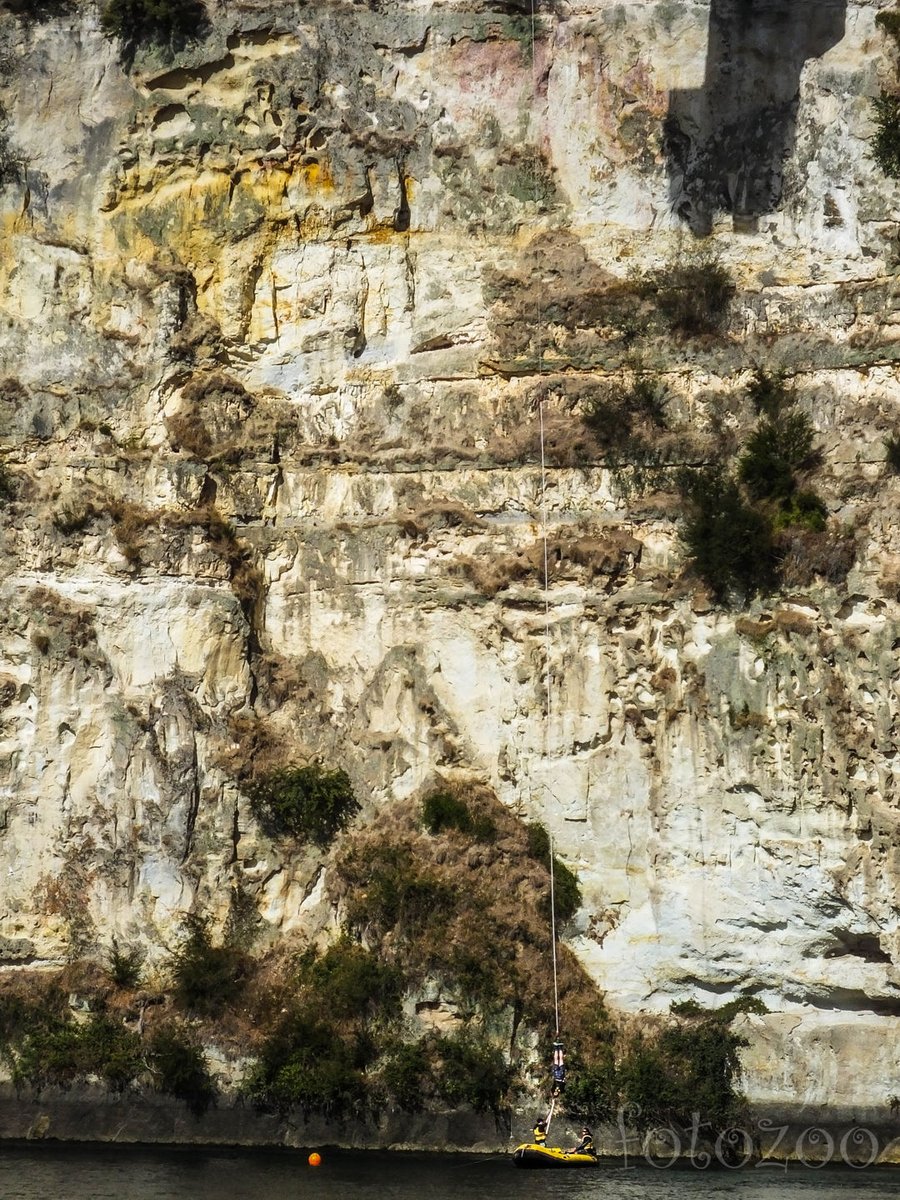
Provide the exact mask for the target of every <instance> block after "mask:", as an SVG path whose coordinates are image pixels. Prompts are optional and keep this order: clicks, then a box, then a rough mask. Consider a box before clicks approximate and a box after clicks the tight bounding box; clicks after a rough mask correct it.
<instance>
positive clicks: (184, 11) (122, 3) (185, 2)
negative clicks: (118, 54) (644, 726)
mask: <svg viewBox="0 0 900 1200" xmlns="http://www.w3.org/2000/svg"><path fill="white" fill-rule="evenodd" d="M100 24H101V26H102V28H103V32H104V33H105V34H106V35H107V36H108V37H117V38H121V40H122V41H123V42H125V43H126V45H129V46H136V45H138V44H139V43H141V42H156V43H157V44H162V45H176V44H179V43H184V42H185V41H187V40H189V39H190V38H194V37H197V36H199V35H200V34H201V33H202V32H203V29H204V27H205V25H206V9H205V8H204V7H203V5H202V4H201V3H199V0H106V3H105V4H104V6H103V12H102V14H101V17H100Z"/></svg>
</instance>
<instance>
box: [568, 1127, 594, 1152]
mask: <svg viewBox="0 0 900 1200" xmlns="http://www.w3.org/2000/svg"><path fill="white" fill-rule="evenodd" d="M569 1153H570V1154H593V1153H594V1135H593V1134H592V1133H591V1131H590V1130H589V1129H588V1127H587V1125H585V1126H584V1128H583V1129H582V1131H581V1140H580V1141H579V1143H578V1145H577V1146H573V1147H572V1149H571V1150H570V1151H569Z"/></svg>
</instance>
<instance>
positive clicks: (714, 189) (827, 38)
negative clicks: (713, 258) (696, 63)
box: [664, 0, 847, 236]
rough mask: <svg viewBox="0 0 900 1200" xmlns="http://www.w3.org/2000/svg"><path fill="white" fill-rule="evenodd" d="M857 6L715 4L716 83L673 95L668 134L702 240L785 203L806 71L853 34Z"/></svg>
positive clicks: (678, 180)
mask: <svg viewBox="0 0 900 1200" xmlns="http://www.w3.org/2000/svg"><path fill="white" fill-rule="evenodd" d="M846 9H847V0H712V3H711V8H710V20H709V49H708V52H707V58H706V77H705V79H704V83H703V86H702V87H700V88H691V89H683V90H679V91H673V92H671V93H670V95H669V111H668V115H667V117H666V121H665V128H664V147H665V154H666V167H667V171H668V175H669V195H670V198H671V202H672V207H673V208H674V209H675V211H676V212H677V213H678V215H679V216H680V217H681V218H682V219H683V220H684V221H685V222H687V224H688V225H689V226H690V227H691V229H692V231H693V232H694V233H695V234H697V235H698V236H702V235H705V234H707V233H709V231H710V229H711V228H712V223H713V218H714V216H715V214H716V213H717V212H730V213H732V215H733V218H734V224H735V228H736V229H745V230H746V229H752V228H755V222H756V218H758V217H760V216H762V215H763V214H764V213H769V212H773V211H775V210H776V209H777V208H778V206H779V204H780V202H781V193H782V187H783V179H784V163H785V159H786V158H787V157H788V156H789V155H790V153H791V151H792V150H793V147H794V143H795V138H796V116H797V104H798V100H799V95H800V73H801V71H802V70H803V66H804V64H805V63H806V62H808V61H809V60H810V59H812V58H818V57H820V56H821V55H823V54H824V53H825V52H826V51H827V50H829V49H830V48H831V47H832V46H834V45H836V44H837V43H838V42H839V41H840V40H841V39H842V38H843V36H844V23H845V15H846Z"/></svg>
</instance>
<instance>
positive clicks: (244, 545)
mask: <svg viewBox="0 0 900 1200" xmlns="http://www.w3.org/2000/svg"><path fill="white" fill-rule="evenodd" d="M794 7H795V6H791V5H788V4H787V3H786V2H785V3H776V2H775V0H767V2H762V0H761V2H760V3H759V4H758V5H755V6H753V10H752V13H751V14H749V15H748V9H747V6H746V5H742V4H741V5H738V4H735V3H732V4H728V3H725V2H724V0H723V2H718V3H717V0H712V4H710V3H709V2H707V3H702V2H700V0H635V2H632V3H627V2H616V0H590V2H580V3H574V4H571V5H568V6H565V7H562V6H557V7H549V6H546V7H545V6H544V5H540V6H539V8H538V11H537V14H536V17H535V19H534V23H533V24H532V20H531V16H530V14H529V12H528V11H526V10H524V9H521V8H519V7H517V6H515V5H509V6H499V5H498V6H497V7H496V8H492V7H491V6H490V5H488V4H484V5H481V4H479V3H477V2H471V3H469V2H467V3H453V4H451V3H440V4H428V5H425V4H417V3H415V2H409V3H406V4H404V5H401V6H399V7H397V6H394V7H392V8H390V9H389V10H385V11H381V10H380V9H379V8H378V7H377V6H373V7H371V8H370V7H362V6H360V5H356V4H351V3H329V4H320V5H316V6H314V7H303V6H299V7H298V6H296V5H287V4H285V5H279V4H277V3H272V2H271V0H266V2H263V0H244V2H242V3H236V4H228V5H225V4H224V3H220V4H219V5H218V6H215V7H213V8H211V11H210V28H209V30H208V32H207V33H206V35H205V36H204V37H203V38H202V39H201V40H200V41H198V42H197V43H194V44H190V45H188V46H187V47H185V48H183V49H181V50H179V51H178V52H177V53H174V54H173V53H170V52H169V50H162V49H159V48H156V49H154V48H153V47H149V48H147V47H144V48H139V49H138V50H137V52H136V55H135V56H134V58H133V61H123V58H122V54H121V48H120V47H119V46H118V45H117V44H116V43H115V42H112V41H110V40H108V39H106V38H105V37H104V36H103V35H102V33H101V31H100V29H99V20H98V15H97V12H96V10H95V9H94V8H92V7H91V6H77V7H75V8H65V7H63V8H62V10H61V11H57V12H54V13H53V14H52V15H50V16H49V17H47V19H44V20H41V21H37V22H35V21H28V20H24V19H20V18H19V17H17V16H15V15H14V14H13V13H11V12H9V11H6V10H5V9H0V57H2V62H3V66H4V70H3V72H2V77H0V103H2V106H3V112H5V124H3V126H2V130H0V147H2V151H0V164H2V166H3V174H2V179H3V187H2V190H0V222H2V224H0V229H2V235H0V236H2V246H3V252H2V257H0V316H2V320H0V410H2V423H0V446H2V450H3V454H4V460H5V463H6V469H7V475H8V477H9V480H10V481H11V484H12V488H13V491H14V496H13V498H12V499H11V500H9V501H8V502H7V503H6V505H5V508H4V510H3V517H2V521H3V524H2V549H3V553H2V558H0V569H2V582H0V588H2V595H3V599H4V603H3V606H2V612H0V645H2V676H3V677H2V680H0V685H2V696H3V712H2V722H3V724H2V757H0V774H2V781H0V782H2V834H0V881H2V882H0V896H2V910H3V920H2V930H0V933H2V941H0V958H2V963H3V966H4V968H5V969H12V968H14V967H15V966H17V965H22V964H30V965H41V964H50V963H53V962H58V961H60V960H62V959H64V958H65V957H67V956H70V955H72V954H77V953H81V952H83V951H85V950H88V951H91V950H93V951H96V950H97V948H98V947H101V946H105V945H108V944H109V941H110V939H111V937H112V936H113V935H117V936H118V937H120V938H122V939H128V940H138V941H141V942H144V943H146V944H147V945H148V947H149V948H150V953H151V958H153V957H154V956H155V957H157V958H158V957H160V956H161V955H162V954H163V953H164V952H165V948H166V947H167V946H170V945H171V944H172V939H173V937H174V931H175V928H176V926H177V922H178V919H179V917H180V915H181V914H183V913H184V912H185V911H188V910H191V909H197V910H201V911H204V912H211V913H214V914H216V916H217V918H218V919H219V920H224V918H225V914H226V912H227V907H228V899H229V895H230V890H231V888H232V886H233V885H234V884H235V883H237V882H240V883H241V885H242V887H244V888H245V889H246V890H248V891H249V893H250V894H251V895H252V896H253V897H254V899H255V901H256V903H257V905H258V908H259V910H260V913H261V914H262V916H263V917H264V919H265V922H266V930H267V935H266V936H267V937H269V938H270V939H273V940H274V939H277V938H280V937H284V936H287V935H290V934H293V933H302V934H304V935H306V936H310V937H315V936H317V935H318V934H319V933H320V932H321V931H323V930H325V929H327V928H329V927H331V926H333V925H334V924H335V921H336V915H335V912H334V910H333V908H332V906H331V904H330V903H329V901H328V893H327V882H328V862H327V858H326V859H324V860H323V859H322V857H321V856H317V855H314V854H312V853H298V852H288V851H286V850H285V848H284V847H283V846H279V845H275V844H273V843H272V842H271V841H270V840H269V839H267V838H266V837H264V836H263V835H262V833H261V832H260V830H259V828H258V827H257V825H256V823H255V821H254V819H253V817H252V815H251V813H250V811H249V807H248V804H247V801H246V799H245V798H244V797H243V796H242V795H241V793H240V791H239V789H238V788H237V786H236V784H235V782H234V771H233V769H231V767H230V765H229V764H232V765H233V762H234V759H235V755H237V756H238V757H240V753H241V751H240V744H241V733H240V731H241V730H242V729H243V730H246V729H247V728H248V722H249V723H252V722H254V721H256V722H259V721H261V722H263V723H264V724H265V726H266V728H267V729H268V730H269V731H270V735H271V736H274V737H275V738H276V739H278V740H279V741H280V742H281V744H282V745H283V746H285V747H289V748H290V752H291V754H292V755H293V756H296V758H297V759H298V760H299V759H300V758H302V757H303V756H304V755H310V754H316V755H321V756H322V757H323V758H324V759H325V760H327V761H329V762H334V763H336V764H339V765H342V766H344V767H345V768H346V769H347V770H348V771H349V772H350V774H351V776H352V778H353V781H354V784H355V786H356V788H357V791H358V794H359V796H360V798H361V800H362V801H363V814H362V816H361V818H360V819H361V820H365V819H367V817H371V815H372V814H373V813H374V812H375V811H376V810H377V809H378V808H379V807H380V806H382V805H385V804H387V803H389V802H390V800H391V798H393V797H405V796H409V795H411V794H413V793H415V792H416V791H417V790H419V789H421V788H422V787H424V786H425V785H426V784H427V783H428V781H429V780H430V779H432V778H434V776H435V773H436V772H440V773H441V774H442V775H444V776H445V777H450V778H458V779H461V780H466V779H477V780H480V781H486V782H488V783H489V784H490V785H491V786H493V787H494V788H495V789H496V791H497V793H498V794H499V796H500V797H501V798H502V800H503V801H504V803H505V804H507V805H509V806H510V807H511V808H513V809H514V810H515V811H517V812H521V813H522V814H524V815H528V816H529V817H540V819H542V820H544V821H545V822H546V823H547V824H548V826H549V827H550V829H551V830H552V832H553V836H554V838H555V840H556V843H557V847H558V849H559V852H560V853H561V854H562V855H563V857H564V858H565V859H566V860H567V861H568V862H570V863H571V864H572V865H573V866H574V867H576V868H577V870H578V872H579V876H580V879H581V881H582V886H583V891H584V905H583V908H582V910H581V912H580V913H579V915H578V917H577V918H576V922H575V923H574V925H573V927H572V928H571V929H570V930H569V934H568V936H569V940H570V942H571V945H572V947H573V949H574V950H575V951H576V953H577V954H578V956H579V957H580V959H581V960H582V962H583V963H584V964H585V965H586V966H587V967H588V969H589V971H590V972H591V974H592V975H593V976H594V977H595V978H596V980H597V981H598V983H599V985H600V986H601V987H602V988H603V990H604V991H605V992H606V995H607V998H608V1002H609V1004H610V1006H611V1007H613V1008H618V1009H620V1010H624V1011H628V1012H632V1011H635V1012H636V1011H644V1010H652V1011H663V1010H666V1009H667V1008H668V1006H669V1004H670V1003H671V1002H672V1001H674V1000H680V999H685V998H689V997H693V998H696V999H698V1000H700V1001H701V1002H704V1003H712V1004H715V1003H717V1002H718V1001H719V1000H720V999H727V998H729V997H731V996H734V995H736V994H751V995H757V996H759V997H760V998H762V999H763V1000H764V1001H765V1002H766V1004H767V1005H768V1006H769V1008H770V1009H771V1010H772V1015H771V1016H770V1017H759V1018H751V1019H748V1030H749V1031H750V1034H751V1041H752V1045H751V1047H750V1048H749V1049H748V1051H747V1053H746V1056H745V1060H746V1076H745V1081H744V1083H745V1088H746V1090H747V1092H748V1094H749V1095H750V1097H751V1099H754V1100H756V1101H757V1102H758V1103H759V1104H760V1105H778V1104H785V1103H799V1104H800V1105H803V1104H804V1103H808V1104H810V1105H820V1104H822V1103H823V1102H824V1103H828V1104H833V1105H835V1106H838V1107H842V1106H843V1107H846V1108H847V1109H851V1110H852V1109H853V1108H854V1106H862V1107H865V1108H866V1110H867V1111H868V1110H873V1111H874V1110H880V1109H882V1108H884V1109H885V1111H886V1107H885V1106H886V1105H887V1104H888V1097H889V1096H891V1095H892V1094H896V1093H898V1092H900V1062H898V1061H897V1059H896V1056H895V1054H894V1052H893V1050H892V1046H893V1042H894V1038H895V1035H896V1033H897V1031H898V1020H900V978H898V974H897V968H896V966H895V964H896V962H897V960H898V955H900V937H898V924H897V911H898V886H900V859H898V850H897V824H898V821H897V816H898V777H900V759H898V751H897V733H898V716H900V666H898V659H897V649H898V645H900V640H898V639H900V633H898V613H900V608H898V601H900V545H898V540H897V526H896V512H897V504H898V498H900V479H898V477H897V476H896V475H894V476H891V474H890V473H889V472H888V471H887V470H886V468H885V464H884V458H885V450H884V445H883V439H884V437H885V436H886V435H888V434H890V433H891V432H893V431H895V430H896V429H897V426H898V424H900V419H898V418H900V378H898V372H897V366H896V363H897V360H898V356H900V346H898V339H897V328H898V320H900V317H898V304H897V288H896V267H897V257H896V256H897V245H896V237H897V224H896V222H897V217H898V204H900V193H898V191H897V187H896V185H895V184H893V183H891V182H890V181H887V180H885V178H884V177H883V176H882V175H881V174H880V173H879V171H878V169H877V168H876V167H875V165H874V163H873V162H872V161H871V158H870V156H869V154H868V150H867V139H868V137H869V136H870V134H871V129H872V125H871V109H870V102H869V101H870V98H871V96H873V95H875V94H877V92H878V88H879V84H880V82H883V81H885V80H887V79H889V78H890V76H891V72H892V70H893V65H892V62H891V55H890V47H889V45H888V44H886V42H885V39H884V37H883V35H882V34H881V33H880V32H879V31H878V29H877V28H876V25H875V16H876V14H877V12H878V11H879V8H882V7H884V5H883V4H881V3H879V2H878V0H848V2H847V3H846V4H844V3H840V4H838V3H834V4H831V5H821V4H819V5H817V6H816V8H817V10H821V11H820V12H819V16H818V17H817V22H818V23H816V22H813V24H812V25H810V24H809V23H808V22H805V21H800V20H799V19H797V20H795V19H794V18H795V17H796V14H793V15H791V14H792V13H793V8H794ZM789 9H790V10H791V12H790V13H789V12H788V10H789ZM826 9H827V11H825V10H826ZM820 26H821V27H820ZM729 80H733V81H734V82H733V83H730V82H729ZM748 130H749V131H751V132H752V133H753V138H749V134H748V132H747V131H748ZM748 138H749V140H747V139H748ZM696 233H704V234H708V235H709V236H708V238H705V239H704V240H703V241H701V242H697V241H696V240H695V234H696ZM709 251H712V252H714V253H715V255H717V256H718V259H719V261H720V262H721V263H722V264H723V265H725V266H726V267H727V268H728V270H729V271H730V272H731V274H732V276H733V278H734V280H735V282H736V287H737V292H736V295H735V298H734V301H733V304H732V306H731V309H730V311H729V316H728V326H727V330H726V332H725V335H724V336H723V337H720V338H714V337H704V338H695V339H687V340H685V339H678V338H674V337H671V336H668V335H665V334H663V333H660V332H659V330H656V331H654V330H653V329H650V328H647V329H631V330H625V331H624V332H623V330H622V329H621V328H619V327H616V324H615V319H614V318H612V317H610V316H608V315H604V313H606V312H607V309H606V308H604V305H606V304H607V302H608V300H609V297H610V296H614V295H615V294H617V289H618V290H619V291H620V292H621V291H622V290H623V289H624V290H625V291H627V290H628V288H629V287H633V285H634V280H635V278H636V277H637V276H638V275H640V273H641V272H647V271H652V270H654V269H658V268H659V267H660V266H661V265H662V264H665V263H667V262H672V261H674V260H676V259H677V258H678V257H679V256H681V258H682V259H684V260H687V261H693V260H694V258H696V256H697V255H698V253H699V254H701V255H703V254H706V253H708V252H709ZM759 367H765V368H766V369H768V370H772V371H774V370H785V371H786V372H788V374H789V376H790V377H791V379H792V380H793V383H794V385H795V386H796V388H797V392H798V395H799V398H800V399H799V403H800V405H801V407H802V408H803V410H804V411H805V412H806V413H808V415H809V416H810V418H811V420H812V422H813V424H814V427H815V431H816V445H817V447H818V448H819V450H820V451H821V457H822V466H821V468H820V470H819V473H818V476H817V481H816V486H817V488H818V490H819V491H820V493H821V494H822V496H823V497H824V498H825V500H826V502H827V506H828V510H829V518H830V520H831V521H832V523H833V525H834V526H835V527H837V526H838V525H840V526H841V527H842V528H843V529H844V530H845V531H849V532H848V536H851V537H852V539H853V541H854V546H855V562H854V564H853V566H852V568H851V569H850V571H849V574H848V575H847V577H846V579H845V580H843V581H841V582H836V583H828V582H827V581H826V580H825V579H824V578H823V577H822V574H821V573H819V574H815V573H814V574H813V576H812V577H810V578H807V579H804V580H803V581H802V582H799V583H797V584H795V585H793V586H790V587H787V588H785V589H784V590H783V591H782V592H781V593H780V594H778V595H775V596H770V597H764V598H759V599H756V600H753V601H751V602H748V603H747V604H746V605H744V606H737V607H734V606H732V607H731V608H727V607H723V606H718V605H716V604H714V603H713V601H712V599H711V598H710V597H709V595H708V594H707V593H706V592H705V591H704V589H703V588H702V587H701V586H699V585H698V583H697V581H696V580H695V579H693V578H692V577H691V575H690V572H689V570H688V567H689V564H688V563H687V562H686V559H685V553H684V549H683V546H682V544H681V541H680V539H679V518H680V516H681V513H680V507H679V503H678V501H677V499H676V498H675V496H674V494H673V492H672V490H671V486H667V485H666V484H665V483H664V484H663V486H662V487H661V488H660V489H657V490H655V491H654V492H652V493H650V494H647V493H643V494H642V493H641V492H640V490H639V489H637V488H636V487H635V486H633V485H634V479H633V472H630V470H629V469H628V468H624V469H623V468H622V467H621V465H620V466H616V464H615V463H614V462H611V461H609V457H608V456H604V455H603V454H602V453H598V452H597V451H596V447H595V448H594V449H593V450H592V449H591V446H590V444H589V442H588V444H587V447H586V448H585V444H584V439H583V423H582V420H581V413H582V411H583V407H584V403H585V397H586V396H588V395H589V394H591V389H594V390H595V391H596V389H603V388H608V387H611V386H612V387H615V386H622V385H623V384H624V383H625V382H627V381H628V380H630V379H632V378H634V377H635V374H636V373H637V374H640V373H643V374H645V375H646V374H648V373H650V374H652V377H653V378H654V379H655V380H657V381H658V382H660V383H661V385H663V386H664V387H665V389H666V392H667V395H668V400H667V412H668V414H669V419H670V424H671V426H672V428H673V430H674V432H675V435H677V436H676V443H677V446H678V447H680V450H679V451H678V453H677V454H675V455H674V457H673V456H672V455H670V456H669V458H668V459H667V460H666V461H667V463H668V468H667V469H670V471H671V470H674V468H675V467H676V466H677V465H678V461H679V454H680V456H681V460H684V459H687V460H689V461H699V460H702V458H703V457H704V455H705V454H706V453H707V452H708V451H709V449H710V447H711V446H713V445H720V444H722V442H723V439H724V442H727V443H729V444H731V445H732V446H734V445H737V444H738V443H739V441H740V440H741V438H742V437H744V436H746V434H747V432H748V431H749V430H750V429H751V428H752V426H753V422H754V415H753V411H752V406H751V405H750V403H749V401H748V400H747V397H746V384H747V381H748V379H749V378H750V373H751V371H752V370H753V369H755V368H759ZM539 399H543V401H544V405H543V407H544V416H545V422H546V427H547V435H548V445H549V447H550V459H549V465H548V470H547V479H546V505H547V523H548V527H549V530H550V543H551V548H552V563H553V570H552V580H551V587H550V591H549V605H548V609H547V612H546V613H545V605H544V595H543V591H542V579H541V570H540V567H541V554H540V547H539V536H540V528H541V526H540V515H541V500H542V489H541V470H540V464H539V457H538V454H537V447H538V401H539ZM579 439H580V440H579ZM729 440H730V441H729ZM229 523H230V524H229ZM548 681H549V687H548ZM242 723H243V724H242Z"/></svg>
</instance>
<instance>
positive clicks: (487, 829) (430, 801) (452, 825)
mask: <svg viewBox="0 0 900 1200" xmlns="http://www.w3.org/2000/svg"><path fill="white" fill-rule="evenodd" d="M422 822H423V824H424V826H425V828H426V829H427V830H428V832H429V833H435V834H436V833H443V832H444V831H445V830H448V829H455V830H456V831H457V832H458V833H463V834H467V835H468V836H470V837H472V838H473V839H474V840H475V841H478V842H490V841H493V839H494V838H495V837H496V836H497V824H496V822H495V821H494V820H493V818H492V817H490V816H488V815H487V814H485V813H476V814H473V813H472V811H471V809H470V808H469V805H468V804H467V803H466V801H465V799H464V798H463V797H462V796H461V795H459V794H458V793H456V792H454V791H451V790H449V789H447V788H441V789H438V790H437V791H434V792H429V793H428V795H427V796H426V797H425V799H424V800H423V801H422Z"/></svg>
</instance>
